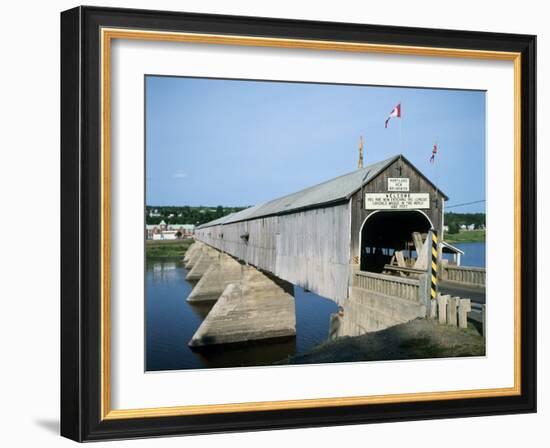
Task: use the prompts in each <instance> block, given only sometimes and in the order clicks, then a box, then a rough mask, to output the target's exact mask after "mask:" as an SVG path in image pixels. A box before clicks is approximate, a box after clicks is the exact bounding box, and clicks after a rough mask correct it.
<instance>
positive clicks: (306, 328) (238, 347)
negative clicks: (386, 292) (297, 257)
mask: <svg viewBox="0 0 550 448" xmlns="http://www.w3.org/2000/svg"><path fill="white" fill-rule="evenodd" d="M186 275H187V270H186V269H185V267H184V266H183V264H182V263H181V262H179V261H148V262H147V265H146V275H145V291H146V302H145V303H146V344H145V345H146V347H145V350H146V369H147V370H148V371H152V370H172V369H198V368H218V367H241V366H260V365H269V364H274V363H277V362H279V361H281V360H284V359H286V358H287V357H289V356H291V355H294V354H296V353H303V352H305V351H308V350H310V349H312V348H313V347H314V346H316V345H318V344H319V343H321V342H322V341H324V340H325V339H327V337H328V331H329V322H330V315H331V314H332V313H334V312H336V310H337V305H336V304H335V303H334V302H332V301H331V300H328V299H325V298H322V297H320V296H317V295H316V294H313V293H310V292H307V293H306V292H305V291H304V290H303V289H302V288H299V287H294V296H295V303H296V337H292V338H287V339H275V340H271V341H256V342H249V343H243V344H235V345H230V346H228V345H222V346H218V347H213V348H209V349H206V350H202V351H200V352H194V351H192V350H191V349H190V348H189V347H188V346H187V343H188V342H189V340H190V339H191V337H192V336H193V334H194V333H195V331H196V330H197V328H198V327H199V326H200V324H201V322H202V321H203V320H204V318H205V317H206V315H207V314H208V312H209V311H210V309H211V307H212V306H213V305H214V302H206V303H193V304H190V303H189V302H187V301H186V298H187V296H188V295H189V293H190V292H191V289H192V286H193V285H192V284H190V283H189V282H188V281H186V280H185V276H186Z"/></svg>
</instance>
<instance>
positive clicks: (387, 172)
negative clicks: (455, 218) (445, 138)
mask: <svg viewBox="0 0 550 448" xmlns="http://www.w3.org/2000/svg"><path fill="white" fill-rule="evenodd" d="M399 167H401V170H399ZM389 177H406V178H409V193H429V194H430V208H429V209H426V210H422V211H423V212H424V213H425V214H426V215H427V216H428V218H429V219H430V221H431V222H432V225H433V226H434V228H435V229H436V230H437V231H438V235H440V239H443V238H442V236H443V234H442V230H443V229H442V227H443V202H444V201H445V199H446V197H445V196H444V194H443V193H442V192H441V191H439V190H438V189H436V188H435V187H434V186H433V185H432V184H431V183H430V182H428V181H427V180H426V179H425V178H424V176H423V175H421V174H420V173H419V172H418V171H417V170H416V169H415V168H414V167H413V166H412V165H410V164H409V163H408V162H407V161H405V160H404V159H401V158H398V159H397V160H395V161H394V162H392V163H391V164H390V165H389V166H388V167H387V168H386V169H384V170H383V171H381V172H380V173H379V174H378V175H377V176H376V177H375V178H373V179H372V180H370V181H369V182H368V183H367V184H366V185H364V186H363V188H362V189H360V190H359V191H357V192H356V193H355V194H354V195H353V196H352V198H351V213H352V218H351V256H352V257H354V256H359V252H360V250H359V244H360V238H361V228H362V226H363V223H364V222H365V219H367V217H368V216H369V215H371V214H372V213H374V212H376V210H365V209H364V208H363V206H362V204H363V200H364V195H365V193H390V192H389V191H388V178H389ZM434 198H436V199H437V206H436V203H434V201H433V200H434Z"/></svg>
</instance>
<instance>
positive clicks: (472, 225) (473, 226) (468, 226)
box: [466, 224, 476, 230]
mask: <svg viewBox="0 0 550 448" xmlns="http://www.w3.org/2000/svg"><path fill="white" fill-rule="evenodd" d="M466 228H467V229H468V230H475V228H476V225H475V224H468V225H467V226H466Z"/></svg>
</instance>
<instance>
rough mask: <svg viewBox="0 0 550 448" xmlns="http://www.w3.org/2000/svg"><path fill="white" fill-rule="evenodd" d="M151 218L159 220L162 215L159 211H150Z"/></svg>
mask: <svg viewBox="0 0 550 448" xmlns="http://www.w3.org/2000/svg"><path fill="white" fill-rule="evenodd" d="M149 216H150V217H151V218H158V217H160V216H161V215H160V212H159V211H158V209H154V210H150V211H149Z"/></svg>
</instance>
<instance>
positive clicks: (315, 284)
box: [196, 202, 350, 303]
mask: <svg viewBox="0 0 550 448" xmlns="http://www.w3.org/2000/svg"><path fill="white" fill-rule="evenodd" d="M349 229H350V222H349V208H348V203H347V202H346V203H343V204H340V205H335V206H331V207H325V208H318V209H313V210H307V211H303V212H298V213H291V214H286V215H280V216H273V217H267V218H258V219H254V220H250V221H244V222H239V223H232V224H225V225H223V226H212V227H207V228H204V229H198V230H197V232H196V237H197V239H199V240H200V241H203V242H204V243H206V244H208V245H210V246H213V247H215V248H217V249H219V250H221V251H224V252H226V253H228V254H230V255H232V256H234V257H235V258H237V259H239V260H242V261H245V262H247V263H249V264H251V265H253V266H256V267H258V268H260V269H263V270H265V271H268V272H271V273H273V274H275V275H276V276H277V277H280V278H281V279H283V280H286V281H287V282H290V283H293V284H295V285H298V286H301V287H303V288H307V289H309V290H310V291H313V292H314V293H316V294H319V295H321V296H323V297H327V298H329V299H332V300H334V301H335V302H337V303H341V302H342V301H343V300H344V299H345V298H346V297H347V295H348V286H349V276H350V270H349V260H350V253H349ZM222 233H223V238H222V237H221V234H222ZM246 233H248V235H249V238H248V242H246V241H245V240H244V239H243V238H241V235H244V234H246Z"/></svg>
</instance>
